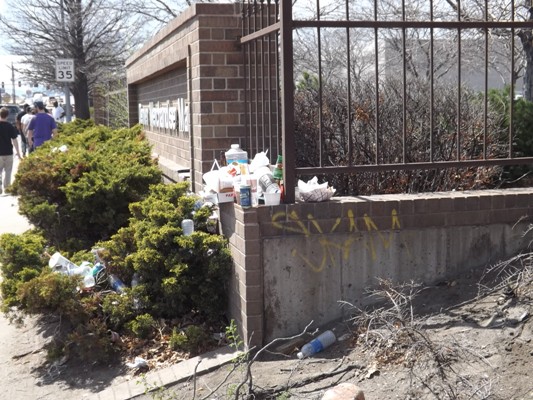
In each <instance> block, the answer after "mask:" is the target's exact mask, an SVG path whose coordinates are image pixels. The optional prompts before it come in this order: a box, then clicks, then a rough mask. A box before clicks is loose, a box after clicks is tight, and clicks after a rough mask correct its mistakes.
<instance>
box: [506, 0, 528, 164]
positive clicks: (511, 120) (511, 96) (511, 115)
mask: <svg viewBox="0 0 533 400" xmlns="http://www.w3.org/2000/svg"><path fill="white" fill-rule="evenodd" d="M514 14H515V5H514V1H511V19H512V20H513V21H514V19H515V17H514ZM530 18H531V14H530ZM530 22H533V21H531V20H530ZM514 35H515V29H514V28H511V88H510V91H511V92H510V93H509V103H510V104H509V158H513V136H514V69H515V61H514V57H515V38H514Z"/></svg>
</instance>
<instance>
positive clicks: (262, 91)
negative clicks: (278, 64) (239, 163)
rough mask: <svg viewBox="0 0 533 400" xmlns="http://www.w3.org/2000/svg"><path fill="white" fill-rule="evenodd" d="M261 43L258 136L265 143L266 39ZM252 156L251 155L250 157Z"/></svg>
mask: <svg viewBox="0 0 533 400" xmlns="http://www.w3.org/2000/svg"><path fill="white" fill-rule="evenodd" d="M260 19H261V24H260V28H259V29H260V30H261V29H263V28H264V27H265V0H261V14H260ZM258 41H259V48H260V50H259V51H260V53H261V54H260V56H261V77H260V79H261V101H260V103H261V118H260V120H261V132H259V131H258V134H260V136H261V141H262V142H263V143H264V141H265V119H266V118H265V108H266V107H265V44H264V38H260V39H258ZM255 143H256V146H257V144H258V143H259V141H257V142H255ZM250 156H251V155H250Z"/></svg>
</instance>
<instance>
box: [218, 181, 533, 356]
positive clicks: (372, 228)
mask: <svg viewBox="0 0 533 400" xmlns="http://www.w3.org/2000/svg"><path fill="white" fill-rule="evenodd" d="M532 214H533V189H508V190H487V191H469V192H450V193H429V194H419V195H408V194H400V195H381V196H361V197H357V198H353V197H342V198H333V199H332V200H331V201H329V202H325V203H296V204H290V205H280V206H276V207H265V206H260V207H258V208H252V209H246V210H244V209H242V208H241V207H240V206H238V205H233V204H223V205H221V208H220V217H221V225H222V230H223V234H224V235H225V236H227V237H228V238H229V242H230V247H231V251H232V254H233V256H234V264H235V269H234V273H233V276H232V284H231V287H232V293H231V300H230V311H231V315H232V317H233V318H235V319H236V320H237V321H238V323H239V326H241V327H242V332H243V333H242V334H243V338H244V339H245V341H247V342H248V341H250V343H251V345H258V346H260V345H264V344H266V343H268V342H269V341H271V340H273V339H275V338H277V337H283V336H290V335H293V334H296V333H298V332H301V330H302V329H303V328H304V327H305V326H306V325H307V324H308V323H309V322H310V321H314V323H315V325H316V326H320V325H322V324H325V323H327V322H330V321H332V320H334V319H338V318H342V317H343V316H344V314H343V312H344V311H343V310H342V309H341V308H339V305H338V301H339V300H344V301H349V302H351V303H353V304H357V305H364V304H365V302H368V298H366V296H365V295H364V293H365V289H366V288H368V287H371V286H373V285H375V284H376V282H377V278H378V277H379V278H387V279H392V280H393V281H397V282H405V281H411V280H415V281H418V282H424V283H425V284H433V283H435V282H438V281H442V280H446V279H451V278H454V277H456V278H457V277H459V278H460V277H461V276H463V275H464V274H466V273H468V271H470V269H472V268H480V267H483V266H485V265H487V264H489V263H493V262H497V261H498V260H501V259H504V258H505V257H508V256H510V255H514V254H516V252H518V251H520V250H521V249H524V248H525V247H526V246H527V245H528V243H529V241H530V238H529V237H527V236H526V237H524V235H523V233H524V232H525V230H526V229H527V227H528V224H529V223H531V217H530V216H531V215H532Z"/></svg>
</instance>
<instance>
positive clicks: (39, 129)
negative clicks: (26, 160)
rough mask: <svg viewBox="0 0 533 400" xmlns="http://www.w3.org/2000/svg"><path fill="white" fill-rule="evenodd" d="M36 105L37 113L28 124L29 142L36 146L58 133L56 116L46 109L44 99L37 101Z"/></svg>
mask: <svg viewBox="0 0 533 400" xmlns="http://www.w3.org/2000/svg"><path fill="white" fill-rule="evenodd" d="M34 106H35V108H36V109H37V114H35V117H34V118H33V119H32V120H31V122H30V124H29V125H28V142H29V143H30V144H31V145H32V147H33V148H36V147H39V146H40V145H42V144H43V143H44V142H46V141H47V140H50V139H52V138H53V137H54V135H56V134H57V124H56V121H55V120H54V118H53V117H52V116H51V115H50V114H48V113H47V112H46V111H45V107H44V103H43V102H42V101H36V102H35V103H34Z"/></svg>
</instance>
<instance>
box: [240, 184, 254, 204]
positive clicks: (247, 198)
mask: <svg viewBox="0 0 533 400" xmlns="http://www.w3.org/2000/svg"><path fill="white" fill-rule="evenodd" d="M240 194H241V207H242V208H249V207H251V206H252V187H251V186H250V185H241V190H240Z"/></svg>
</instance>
